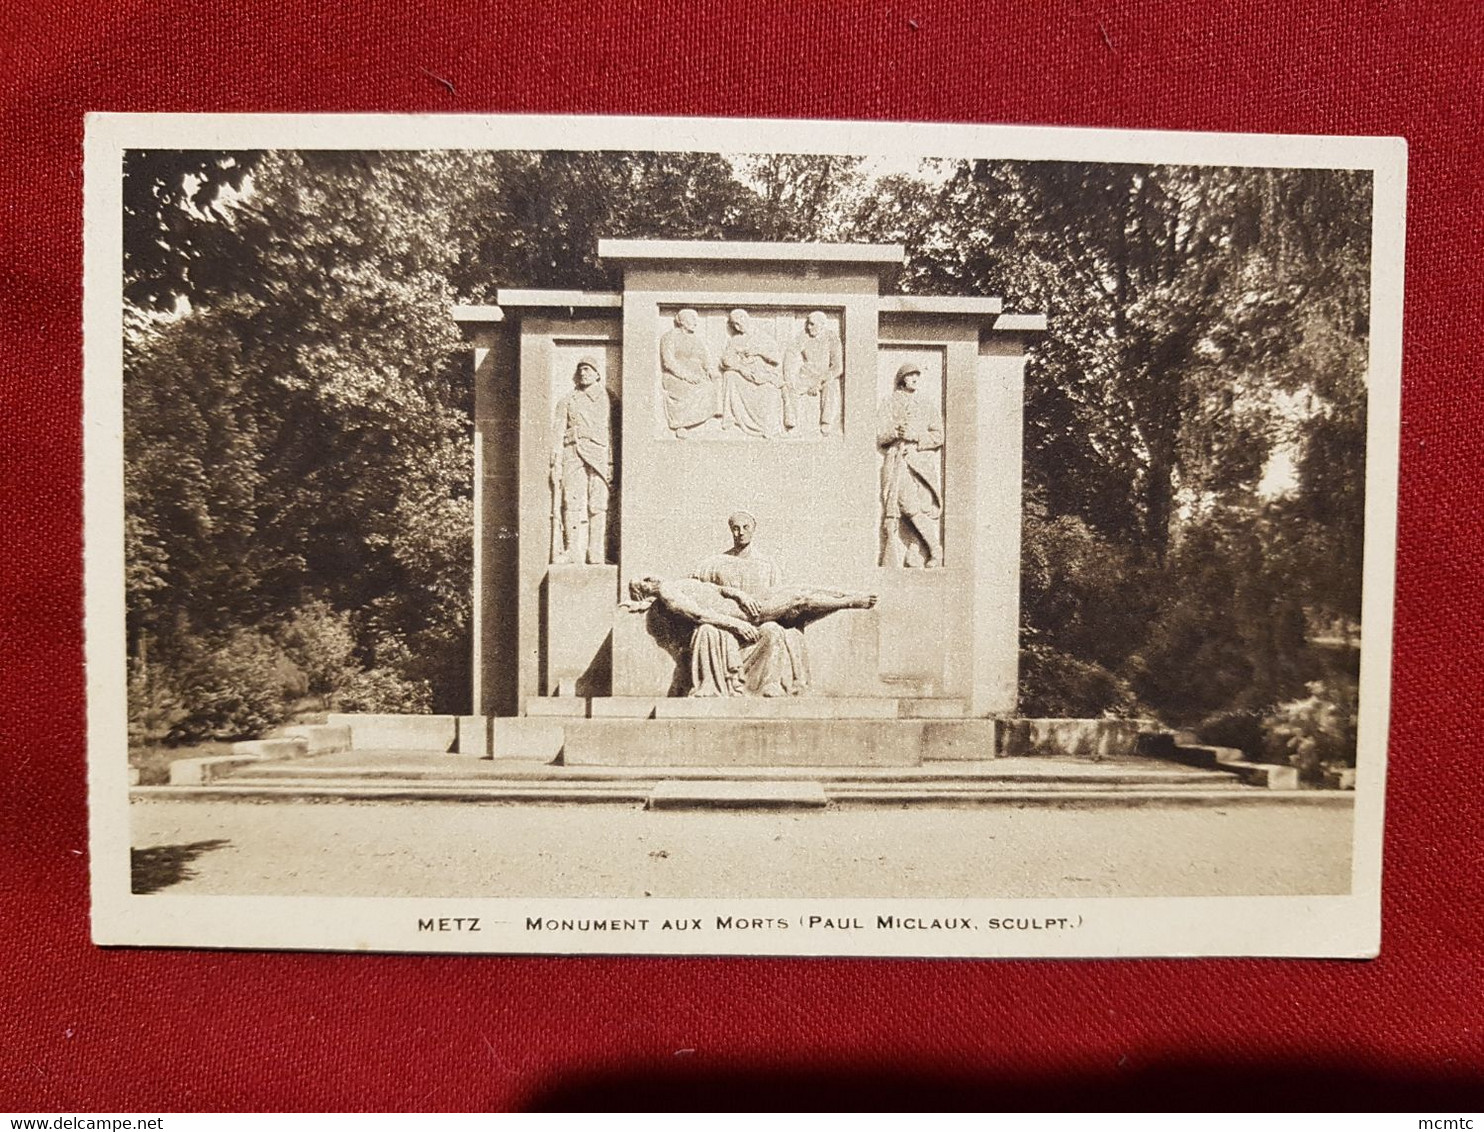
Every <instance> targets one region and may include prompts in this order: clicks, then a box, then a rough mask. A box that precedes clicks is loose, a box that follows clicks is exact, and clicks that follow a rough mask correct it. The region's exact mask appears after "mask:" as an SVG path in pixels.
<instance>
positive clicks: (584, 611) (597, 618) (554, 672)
mask: <svg viewBox="0 0 1484 1132" xmlns="http://www.w3.org/2000/svg"><path fill="white" fill-rule="evenodd" d="M541 596H542V601H541V609H542V613H543V614H544V615H545V625H544V626H543V629H544V634H545V638H546V671H545V673H544V679H543V681H542V684H543V692H544V694H545V695H548V696H559V697H568V696H606V695H608V694H609V693H610V692H611V691H612V687H613V681H612V677H611V672H612V667H613V616H614V610H615V608H616V607H617V603H618V567H616V566H578V565H553V566H551V567H549V568H548V569H547V571H546V581H545V582H544V583H543V584H542V588H541Z"/></svg>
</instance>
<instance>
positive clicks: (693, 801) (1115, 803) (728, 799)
mask: <svg viewBox="0 0 1484 1132" xmlns="http://www.w3.org/2000/svg"><path fill="white" fill-rule="evenodd" d="M661 786H665V787H666V788H667V790H666V792H665V793H662V801H661V803H660V804H659V805H656V806H650V802H651V800H652V799H653V797H654V794H655V791H656V790H658V789H659V788H660V787H661ZM682 787H684V788H688V789H686V790H682V789H681V788H682ZM741 787H749V788H751V789H752V791H753V795H752V800H751V801H750V802H749V801H747V792H746V791H744V790H741V789H739V788H741ZM815 791H818V793H816V792H815ZM666 794H668V795H669V797H670V798H672V799H673V800H674V804H673V805H666V804H665V802H664V798H665V796H666ZM821 796H822V797H823V798H824V803H825V804H826V805H828V806H829V807H832V808H838V809H862V808H887V807H890V808H901V807H905V806H930V807H931V806H936V807H964V806H1026V805H1048V806H1061V807H1077V808H1082V807H1085V808H1104V809H1106V808H1113V809H1132V808H1140V807H1145V806H1152V807H1160V806H1187V805H1199V806H1206V807H1213V806H1214V807H1227V806H1233V805H1282V806H1290V805H1298V806H1316V807H1321V808H1324V807H1328V808H1341V809H1343V808H1349V807H1352V806H1353V805H1354V803H1355V794H1354V792H1353V791H1347V790H1276V791H1275V790H1262V789H1258V788H1256V787H1251V786H1231V787H1227V788H1224V789H1222V788H1214V787H1211V786H1200V787H1186V788H1183V789H1174V788H1169V789H1151V788H1148V787H1126V788H1124V789H1090V788H1087V787H1086V786H1078V785H1076V784H1071V783H1067V784H1060V785H1055V786H1048V785H1045V784H1039V785H1037V784H1029V783H1026V784H1021V785H1018V786H1015V787H1010V786H1006V787H1005V788H1002V789H986V788H980V789H974V790H944V789H940V788H937V787H934V786H931V785H924V786H908V785H904V786H900V787H896V788H890V789H888V788H882V789H880V790H858V791H848V790H846V791H841V790H837V789H834V788H828V789H827V788H826V787H825V786H824V784H821V783H817V782H816V783H807V782H799V781H793V782H781V783H780V782H774V783H761V782H755V781H754V782H739V781H732V782H730V783H728V782H727V781H725V780H716V781H710V782H694V781H692V782H683V781H672V782H668V783H645V782H637V781H634V782H625V783H621V784H620V783H614V784H612V786H611V787H609V788H596V789H595V788H593V787H592V785H591V784H580V783H560V782H545V783H521V784H512V783H501V782H464V783H455V784H445V783H434V782H407V783H401V784H391V783H378V784H370V783H365V782H355V781H336V780H323V781H316V782H311V781H303V780H293V781H288V782H272V781H268V782H264V781H253V780H246V781H231V782H219V783H211V784H208V785H205V786H142V787H134V788H133V789H131V791H130V797H131V798H134V799H135V800H138V801H190V802H199V801H223V802H226V801H239V802H254V803H261V802H299V801H308V800H313V801H348V802H456V803H466V804H467V803H489V804H507V805H567V804H588V805H622V806H649V807H650V808H652V809H694V808H709V809H718V808H725V809H735V808H769V807H772V806H795V807H800V808H810V809H816V810H817V809H819V808H820V803H819V801H818V798H819V797H821Z"/></svg>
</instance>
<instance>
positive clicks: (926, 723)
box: [562, 701, 995, 767]
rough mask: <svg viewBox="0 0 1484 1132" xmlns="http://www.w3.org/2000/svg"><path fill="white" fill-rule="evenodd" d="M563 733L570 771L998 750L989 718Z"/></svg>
mask: <svg viewBox="0 0 1484 1132" xmlns="http://www.w3.org/2000/svg"><path fill="white" fill-rule="evenodd" d="M676 702H679V701H676ZM656 710H658V709H656ZM563 732H564V742H563V747H562V761H563V762H564V763H566V764H567V765H569V766H726V767H741V766H759V767H780V766H860V767H880V766H918V765H920V764H922V763H923V762H926V761H959V760H967V761H981V760H984V759H989V758H993V757H994V753H995V724H994V721H993V720H989V719H939V720H909V719H777V718H769V719H737V718H726V719H673V718H671V719H653V720H648V721H645V722H643V723H641V724H637V725H636V724H635V722H634V721H633V720H628V719H572V720H568V721H566V722H565V723H564V724H563Z"/></svg>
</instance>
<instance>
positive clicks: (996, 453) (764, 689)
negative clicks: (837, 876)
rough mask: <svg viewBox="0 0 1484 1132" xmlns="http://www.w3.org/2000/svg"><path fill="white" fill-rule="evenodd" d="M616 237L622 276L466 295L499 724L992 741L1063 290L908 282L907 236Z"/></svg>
mask: <svg viewBox="0 0 1484 1132" xmlns="http://www.w3.org/2000/svg"><path fill="white" fill-rule="evenodd" d="M598 252H599V256H600V258H601V259H602V260H603V261H604V262H605V263H606V264H612V265H617V266H618V267H619V268H621V270H622V278H623V287H622V290H621V291H619V292H614V293H580V292H566V291H501V292H499V294H498V296H497V303H498V305H497V306H496V307H494V308H490V307H482V308H481V307H461V308H458V309H457V310H456V311H455V317H456V318H457V319H458V320H459V322H460V324H461V325H462V326H463V327H464V329H465V331H466V333H467V334H468V335H469V337H470V339H471V340H472V343H473V347H474V357H475V366H474V379H475V383H476V386H475V388H476V450H477V455H476V465H475V466H476V473H475V474H476V488H475V492H476V494H475V498H476V526H475V530H476V534H475V564H476V566H475V576H476V583H475V585H476V595H475V640H474V649H475V663H474V690H473V711H474V715H475V717H477V718H489V717H493V718H495V719H496V720H497V723H496V725H495V726H494V727H493V728H492V736H491V738H492V740H493V743H494V746H495V753H496V754H506V753H520V754H528V755H533V756H543V757H544V756H547V755H550V754H551V753H552V749H553V747H556V746H557V745H558V744H559V749H560V755H561V758H562V761H563V762H565V763H567V764H573V765H578V764H640V765H645V764H647V765H677V766H683V765H695V764H718V765H756V766H768V765H804V766H823V765H842V764H859V765H866V766H870V765H893V764H900V765H909V764H918V763H921V762H923V761H924V760H935V759H963V758H984V757H987V756H989V755H990V754H992V753H993V751H994V747H995V730H994V723H993V721H994V720H995V719H997V718H1005V717H1008V716H1011V715H1013V713H1014V711H1015V706H1016V668H1017V654H1018V649H1019V610H1018V595H1019V556H1020V506H1021V498H1020V497H1021V444H1022V440H1021V432H1022V426H1021V413H1022V409H1021V405H1022V397H1023V385H1024V370H1025V360H1026V354H1027V350H1028V349H1030V348H1032V346H1033V343H1034V341H1035V340H1036V337H1037V336H1038V335H1039V334H1040V333H1041V332H1042V331H1044V329H1045V326H1046V320H1045V317H1044V316H1042V315H1039V314H1006V313H1003V312H1002V310H1001V305H1002V304H1001V301H1000V300H999V299H997V298H984V297H972V298H971V297H949V298H937V297H935V298H920V297H909V296H902V295H892V294H890V293H888V291H887V284H888V283H889V282H890V279H891V276H892V274H893V272H894V271H895V269H897V268H898V266H899V265H900V264H901V262H902V259H903V249H902V248H901V247H900V246H896V245H869V244H782V243H779V244H756V243H724V242H685V241H641V240H602V241H600V243H599V247H598ZM507 721H516V722H514V723H513V725H509V726H506V725H505V724H506V722H507ZM502 748H506V749H505V750H502Z"/></svg>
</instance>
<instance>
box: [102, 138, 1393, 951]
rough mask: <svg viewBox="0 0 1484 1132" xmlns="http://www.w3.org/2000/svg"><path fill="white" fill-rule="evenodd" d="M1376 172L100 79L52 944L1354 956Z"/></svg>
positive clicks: (1223, 150)
mask: <svg viewBox="0 0 1484 1132" xmlns="http://www.w3.org/2000/svg"><path fill="white" fill-rule="evenodd" d="M1405 161H1406V157H1405V147H1404V146H1403V144H1402V143H1401V142H1399V141H1396V140H1395V139H1375V138H1369V139H1368V138H1301V137H1259V136H1255V135H1197V134H1153V133H1151V134H1144V135H1140V134H1136V133H1130V132H1126V131H1125V132H1118V133H1113V132H1106V133H1104V132H1099V131H1090V130H1066V129H1039V128H1024V127H1022V128H994V127H949V126H910V125H863V124H860V123H830V122H789V123H785V122H760V121H750V122H749V121H725V122H723V121H705V120H685V119H640V118H633V119H600V118H569V119H562V118H539V117H528V118H519V117H511V118H461V117H455V116H449V117H444V118H433V117H424V118H417V117H404V118H397V117H390V116H388V117H373V116H343V117H339V118H337V117H335V116H314V117H304V118H293V117H288V116H282V117H271V116H249V115H239V116H233V115H223V116H205V115H203V116H171V115H93V116H91V117H90V119H89V127H88V151H87V166H86V174H87V176H86V202H87V218H86V230H85V239H86V250H87V290H86V370H87V372H86V389H87V393H86V397H87V401H86V412H87V422H86V428H87V438H86V439H87V456H86V459H87V485H86V495H87V572H88V594H87V601H88V610H87V638H88V640H87V648H88V666H89V672H88V680H89V730H90V736H89V751H90V754H89V758H90V809H91V821H92V825H93V854H92V861H93V865H92V868H93V931H94V939H95V941H96V942H98V943H100V944H124V945H169V946H204V947H266V948H272V947H283V948H325V949H340V950H378V951H468V952H541V953H555V954H564V953H578V952H590V953H591V952H597V953H687V954H839V955H856V954H859V955H925V956H931V955H943V956H952V955H964V956H979V955H983V956H993V955H1220V954H1227V955H1259V954H1270V955H1336V956H1350V957H1365V956H1372V955H1375V954H1376V953H1377V949H1378V947H1379V946H1380V938H1381V936H1380V899H1379V892H1380V887H1379V886H1380V872H1381V857H1380V853H1381V828H1382V812H1383V799H1384V792H1385V785H1386V779H1385V764H1386V749H1385V743H1386V720H1387V709H1388V702H1387V701H1388V695H1389V663H1390V649H1391V601H1392V585H1393V558H1394V541H1395V508H1396V503H1395V496H1396V464H1397V429H1398V409H1397V407H1398V403H1399V385H1400V342H1401V335H1400V323H1401V279H1402V265H1403V260H1402V257H1403V249H1402V226H1403V199H1404V185H1405Z"/></svg>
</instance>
